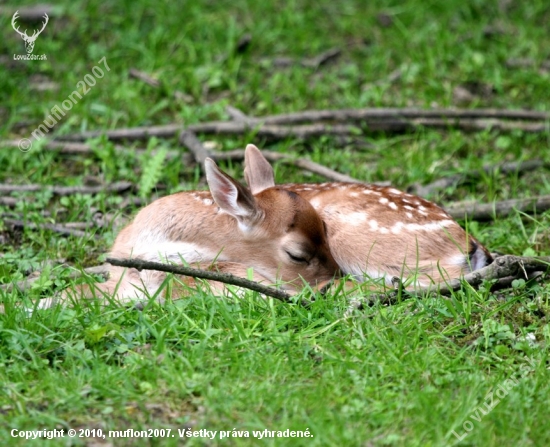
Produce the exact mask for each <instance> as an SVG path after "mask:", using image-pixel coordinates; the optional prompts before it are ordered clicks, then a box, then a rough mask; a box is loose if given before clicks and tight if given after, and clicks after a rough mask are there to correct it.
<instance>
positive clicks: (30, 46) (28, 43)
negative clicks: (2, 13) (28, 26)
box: [11, 11, 49, 54]
mask: <svg viewBox="0 0 550 447" xmlns="http://www.w3.org/2000/svg"><path fill="white" fill-rule="evenodd" d="M18 13H19V11H15V14H14V15H13V17H12V19H11V26H13V29H14V30H15V31H16V32H17V33H18V34H20V35H21V37H22V38H23V40H24V41H25V49H26V50H27V53H28V54H31V53H32V50H34V41H35V40H36V38H37V37H38V36H39V35H40V33H41V32H42V31H44V28H46V25H47V24H48V20H49V18H48V14H44V18H45V19H46V21H45V22H43V23H42V28H41V29H40V31H35V32H34V33H33V34H32V36H27V30H25V32H24V33H22V32H21V31H19V27H17V28H16V27H15V21H16V20H17V17H18Z"/></svg>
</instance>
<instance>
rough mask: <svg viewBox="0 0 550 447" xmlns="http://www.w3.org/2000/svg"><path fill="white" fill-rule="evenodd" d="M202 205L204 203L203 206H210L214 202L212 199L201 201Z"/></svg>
mask: <svg viewBox="0 0 550 447" xmlns="http://www.w3.org/2000/svg"><path fill="white" fill-rule="evenodd" d="M202 203H204V204H205V205H212V204H213V203H214V201H213V200H212V199H203V200H202Z"/></svg>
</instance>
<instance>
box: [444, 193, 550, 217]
mask: <svg viewBox="0 0 550 447" xmlns="http://www.w3.org/2000/svg"><path fill="white" fill-rule="evenodd" d="M548 209H550V195H548V196H537V197H530V198H527V199H511V200H503V201H501V202H494V203H475V202H474V203H467V204H462V205H451V206H448V207H446V208H445V211H447V212H448V213H449V214H450V215H451V216H452V218H453V219H465V218H467V219H470V220H492V219H494V218H495V217H504V216H508V215H509V214H511V213H512V212H513V211H514V210H517V211H521V212H525V213H533V212H537V213H540V212H542V211H546V210H548Z"/></svg>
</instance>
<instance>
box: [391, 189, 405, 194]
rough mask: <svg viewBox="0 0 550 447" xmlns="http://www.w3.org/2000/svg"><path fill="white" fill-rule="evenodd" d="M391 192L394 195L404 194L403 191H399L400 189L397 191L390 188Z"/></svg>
mask: <svg viewBox="0 0 550 447" xmlns="http://www.w3.org/2000/svg"><path fill="white" fill-rule="evenodd" d="M388 191H389V192H391V193H392V194H396V195H402V194H403V192H402V191H399V190H398V189H395V188H390V189H388Z"/></svg>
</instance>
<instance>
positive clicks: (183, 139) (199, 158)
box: [179, 130, 212, 169]
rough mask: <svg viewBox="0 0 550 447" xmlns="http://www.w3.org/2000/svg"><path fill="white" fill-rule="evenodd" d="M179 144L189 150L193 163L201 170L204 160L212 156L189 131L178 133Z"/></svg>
mask: <svg viewBox="0 0 550 447" xmlns="http://www.w3.org/2000/svg"><path fill="white" fill-rule="evenodd" d="M179 142H180V144H181V145H182V146H184V147H186V148H187V149H189V151H190V152H191V153H192V154H193V157H194V158H195V161H196V162H197V163H198V164H199V165H200V167H201V169H203V168H204V162H205V161H206V159H207V158H208V157H211V156H212V154H211V151H209V150H208V149H206V148H205V147H204V145H203V144H202V143H201V141H200V140H199V139H198V138H197V136H196V135H195V134H194V133H193V132H191V131H189V130H184V131H182V132H181V133H180V136H179Z"/></svg>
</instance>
